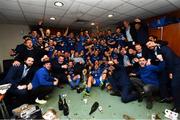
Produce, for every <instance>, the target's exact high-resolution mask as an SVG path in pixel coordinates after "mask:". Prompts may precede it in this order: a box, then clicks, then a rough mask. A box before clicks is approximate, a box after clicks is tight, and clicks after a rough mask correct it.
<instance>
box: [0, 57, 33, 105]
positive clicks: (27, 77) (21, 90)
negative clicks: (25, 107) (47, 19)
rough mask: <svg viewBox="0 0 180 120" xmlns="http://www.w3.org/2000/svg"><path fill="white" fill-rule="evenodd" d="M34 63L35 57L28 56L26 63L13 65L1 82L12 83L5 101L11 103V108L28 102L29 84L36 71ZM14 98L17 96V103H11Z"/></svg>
mask: <svg viewBox="0 0 180 120" xmlns="http://www.w3.org/2000/svg"><path fill="white" fill-rule="evenodd" d="M33 63H34V58H32V57H27V58H26V59H25V61H24V64H21V65H20V66H12V67H11V68H10V69H9V72H8V73H7V75H6V77H5V78H4V80H3V81H2V82H1V84H5V83H11V84H12V85H11V87H10V89H9V90H8V91H7V93H6V96H5V102H7V103H8V104H9V105H11V106H9V108H10V109H12V108H15V107H17V106H19V105H22V104H24V103H25V102H27V101H26V100H27V99H26V98H27V94H28V93H27V85H28V83H29V82H30V81H31V80H32V78H33V75H34V73H35V71H34V69H33V67H32V65H33ZM12 98H16V103H15V104H13V103H11V102H12ZM6 99H7V101H6Z"/></svg>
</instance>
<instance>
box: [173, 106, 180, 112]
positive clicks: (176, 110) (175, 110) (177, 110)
mask: <svg viewBox="0 0 180 120" xmlns="http://www.w3.org/2000/svg"><path fill="white" fill-rule="evenodd" d="M171 111H174V112H176V113H180V109H177V108H176V107H174V108H172V109H171Z"/></svg>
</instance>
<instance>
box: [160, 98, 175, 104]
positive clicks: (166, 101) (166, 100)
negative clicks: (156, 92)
mask: <svg viewBox="0 0 180 120" xmlns="http://www.w3.org/2000/svg"><path fill="white" fill-rule="evenodd" d="M159 102H160V103H171V102H172V99H171V98H163V99H161V100H160V101H159Z"/></svg>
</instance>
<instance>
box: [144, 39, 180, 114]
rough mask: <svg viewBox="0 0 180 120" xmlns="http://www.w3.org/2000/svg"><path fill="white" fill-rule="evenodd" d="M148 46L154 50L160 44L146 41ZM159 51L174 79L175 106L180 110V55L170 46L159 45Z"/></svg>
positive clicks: (171, 77)
mask: <svg viewBox="0 0 180 120" xmlns="http://www.w3.org/2000/svg"><path fill="white" fill-rule="evenodd" d="M146 45H147V47H148V48H149V49H151V50H154V49H155V48H156V47H157V46H158V44H157V43H155V42H153V41H149V42H147V43H146ZM159 51H160V52H161V54H162V55H163V58H164V61H165V63H166V65H165V69H166V70H167V71H168V74H169V77H170V79H172V84H171V87H172V94H173V98H174V107H175V109H174V110H175V111H176V112H180V94H179V93H178V92H177V91H180V74H179V73H180V57H179V56H177V55H176V54H175V53H174V52H173V51H172V50H171V49H170V48H169V47H168V46H159Z"/></svg>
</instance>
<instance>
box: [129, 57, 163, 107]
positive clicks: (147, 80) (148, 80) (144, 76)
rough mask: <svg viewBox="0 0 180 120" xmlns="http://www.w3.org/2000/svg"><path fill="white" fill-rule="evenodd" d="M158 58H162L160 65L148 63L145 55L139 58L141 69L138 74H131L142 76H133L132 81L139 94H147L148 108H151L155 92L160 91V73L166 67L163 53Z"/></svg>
mask: <svg viewBox="0 0 180 120" xmlns="http://www.w3.org/2000/svg"><path fill="white" fill-rule="evenodd" d="M157 59H159V60H160V63H159V65H158V66H155V65H147V60H146V59H145V57H141V58H139V65H140V69H139V71H138V72H137V73H136V74H132V73H131V74H130V75H131V76H133V75H134V76H136V75H137V76H140V79H138V78H134V77H133V78H131V81H132V83H133V85H134V86H135V88H136V89H137V91H138V92H139V94H140V95H141V94H144V95H145V96H146V98H147V99H146V108H147V109H151V108H152V106H153V104H152V97H153V94H154V93H157V92H158V91H159V78H158V73H159V72H160V71H162V70H163V69H164V65H165V63H164V62H163V58H162V55H158V56H157Z"/></svg>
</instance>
